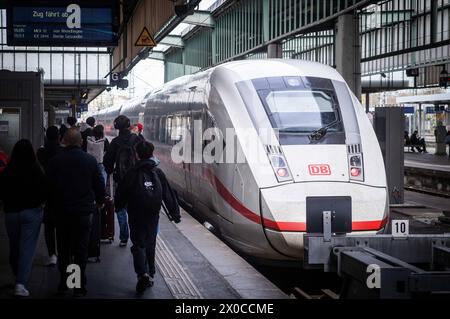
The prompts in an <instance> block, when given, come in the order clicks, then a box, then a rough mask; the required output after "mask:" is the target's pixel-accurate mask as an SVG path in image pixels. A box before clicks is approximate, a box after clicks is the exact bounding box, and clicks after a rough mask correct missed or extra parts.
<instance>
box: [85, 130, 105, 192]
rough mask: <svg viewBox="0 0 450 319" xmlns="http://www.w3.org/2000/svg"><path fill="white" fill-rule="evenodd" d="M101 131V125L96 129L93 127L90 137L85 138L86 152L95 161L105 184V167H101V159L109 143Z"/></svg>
mask: <svg viewBox="0 0 450 319" xmlns="http://www.w3.org/2000/svg"><path fill="white" fill-rule="evenodd" d="M103 131H104V128H103V125H97V126H96V127H94V129H93V130H92V136H88V137H87V147H86V150H87V152H88V153H89V154H91V155H92V156H94V157H95V159H96V160H97V165H98V168H99V169H100V172H101V173H102V176H103V179H104V180H105V183H106V180H107V177H108V175H107V174H106V171H105V166H104V165H103V157H104V156H105V153H106V151H107V150H108V147H109V142H108V140H107V139H106V138H105V134H104V133H103Z"/></svg>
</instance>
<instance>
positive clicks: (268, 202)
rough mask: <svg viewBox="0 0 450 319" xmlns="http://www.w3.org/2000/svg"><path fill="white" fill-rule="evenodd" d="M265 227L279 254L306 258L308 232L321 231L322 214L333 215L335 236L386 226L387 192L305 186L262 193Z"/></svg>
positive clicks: (347, 185)
mask: <svg viewBox="0 0 450 319" xmlns="http://www.w3.org/2000/svg"><path fill="white" fill-rule="evenodd" d="M260 201H261V213H262V216H263V218H262V220H263V227H264V231H265V233H266V236H267V238H268V240H269V242H270V243H271V245H272V246H273V247H274V248H275V249H276V250H277V251H278V252H280V253H282V254H284V255H286V256H289V257H294V258H302V257H303V235H304V233H305V232H321V231H322V212H323V211H324V210H331V211H333V212H334V218H335V219H334V226H333V229H332V230H333V231H335V232H355V231H358V232H359V231H363V232H369V231H372V232H375V231H378V230H380V229H381V228H382V227H383V226H384V224H385V223H386V219H387V217H386V214H385V213H386V207H387V202H386V188H384V187H372V186H368V185H364V184H357V183H348V182H305V183H291V184H284V185H280V186H278V187H272V188H267V189H261V191H260Z"/></svg>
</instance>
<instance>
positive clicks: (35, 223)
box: [5, 207, 43, 285]
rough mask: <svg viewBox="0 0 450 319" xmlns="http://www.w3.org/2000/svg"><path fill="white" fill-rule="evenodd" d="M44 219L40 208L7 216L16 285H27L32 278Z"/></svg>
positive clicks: (6, 223)
mask: <svg viewBox="0 0 450 319" xmlns="http://www.w3.org/2000/svg"><path fill="white" fill-rule="evenodd" d="M42 218H43V213H42V209H41V208H40V207H39V208H32V209H26V210H23V211H20V212H17V213H6V214H5V225H6V232H7V233H8V237H9V263H10V265H11V268H12V271H13V273H14V276H15V277H16V284H22V285H25V284H26V283H27V282H28V279H29V278H30V274H31V268H32V264H33V258H34V252H35V251H36V245H37V241H38V238H39V231H40V229H41V223H42Z"/></svg>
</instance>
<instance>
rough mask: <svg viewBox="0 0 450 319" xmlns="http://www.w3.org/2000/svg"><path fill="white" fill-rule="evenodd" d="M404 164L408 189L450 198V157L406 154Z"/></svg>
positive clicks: (430, 154)
mask: <svg viewBox="0 0 450 319" xmlns="http://www.w3.org/2000/svg"><path fill="white" fill-rule="evenodd" d="M404 163H405V164H404V170H405V188H406V189H412V190H417V191H421V192H425V193H428V194H432V195H438V196H444V197H447V198H448V197H450V159H449V158H448V155H434V154H432V153H431V152H430V153H427V154H421V153H405V162H404ZM449 209H450V207H449Z"/></svg>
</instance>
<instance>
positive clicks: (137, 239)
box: [115, 141, 180, 293]
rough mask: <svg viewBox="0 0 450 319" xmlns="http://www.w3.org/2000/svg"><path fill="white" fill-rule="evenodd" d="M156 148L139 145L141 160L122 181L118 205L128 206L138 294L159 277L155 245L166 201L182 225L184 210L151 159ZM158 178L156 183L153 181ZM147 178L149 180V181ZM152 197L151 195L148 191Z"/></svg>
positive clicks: (120, 206)
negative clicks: (160, 215)
mask: <svg viewBox="0 0 450 319" xmlns="http://www.w3.org/2000/svg"><path fill="white" fill-rule="evenodd" d="M153 149H154V146H153V144H151V143H150V142H147V141H141V142H139V143H138V144H137V145H136V153H137V156H138V159H139V161H138V162H137V164H136V165H135V166H134V167H133V168H131V169H130V170H129V171H128V172H127V174H126V175H125V177H124V178H123V179H122V180H121V181H120V182H119V185H118V188H117V191H116V195H115V205H116V209H117V210H121V209H123V208H124V207H128V216H129V223H130V235H131V242H132V243H133V246H132V247H131V253H132V254H133V261H134V270H135V272H136V274H137V277H138V282H137V285H136V291H137V292H138V293H143V292H144V291H145V289H146V288H147V287H149V286H152V285H153V277H154V275H155V246H156V235H157V228H158V220H159V211H160V209H161V205H162V203H163V202H164V204H165V206H166V207H167V211H168V213H169V214H170V216H171V219H173V220H174V221H175V222H176V223H179V222H180V209H179V206H178V202H177V198H176V196H175V193H174V192H173V190H172V189H171V188H170V186H169V183H168V182H167V179H166V176H165V175H164V173H163V171H162V170H161V169H159V168H157V167H156V163H155V162H154V161H153V160H151V157H153ZM151 176H153V177H152V178H154V180H153V181H152V180H151ZM145 178H149V179H148V180H146V179H145ZM149 191H150V192H151V194H152V195H148V192H149Z"/></svg>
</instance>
